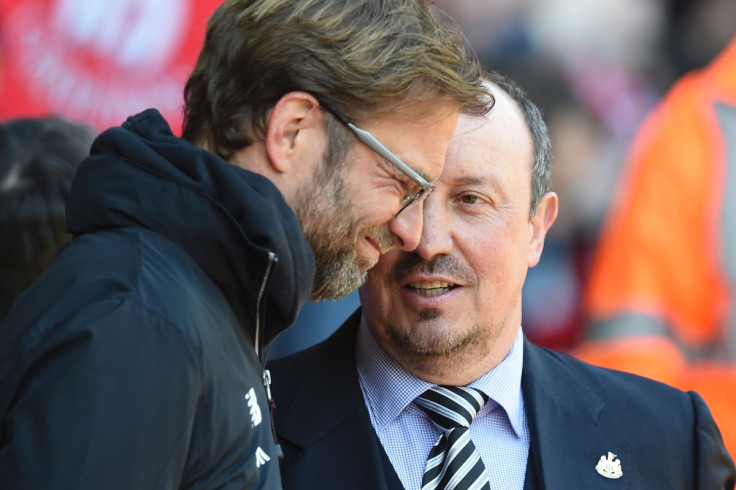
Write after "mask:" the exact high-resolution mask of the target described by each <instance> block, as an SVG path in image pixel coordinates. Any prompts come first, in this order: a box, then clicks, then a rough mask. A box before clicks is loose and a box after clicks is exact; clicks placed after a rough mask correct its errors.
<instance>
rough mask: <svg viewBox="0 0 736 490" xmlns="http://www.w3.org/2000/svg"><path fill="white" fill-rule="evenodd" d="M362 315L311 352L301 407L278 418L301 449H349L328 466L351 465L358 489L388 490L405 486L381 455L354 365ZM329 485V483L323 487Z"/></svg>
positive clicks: (283, 433) (298, 398)
mask: <svg viewBox="0 0 736 490" xmlns="http://www.w3.org/2000/svg"><path fill="white" fill-rule="evenodd" d="M360 315H361V309H360V308H359V309H358V310H357V311H356V312H355V313H353V314H352V315H351V316H350V318H348V319H347V320H346V321H345V323H344V324H343V325H342V326H341V327H340V329H339V330H338V331H337V332H336V333H335V334H333V335H332V336H331V337H330V338H329V339H327V340H326V341H325V342H324V343H322V344H319V345H318V346H316V347H314V348H312V350H311V351H309V352H310V354H311V355H310V356H309V358H308V359H307V365H309V366H310V368H309V369H308V370H307V371H306V373H305V375H304V377H303V378H302V380H301V382H300V383H299V387H298V388H297V390H296V392H295V395H294V399H293V402H292V403H291V404H292V405H293V406H297V407H300V410H299V411H296V410H289V411H287V412H285V414H284V415H283V417H282V418H281V420H280V421H279V422H278V432H279V436H280V437H283V438H284V439H287V440H289V441H290V442H291V443H293V444H296V445H297V446H299V447H301V448H302V449H306V448H311V449H312V450H315V449H316V448H317V447H318V446H319V445H322V444H324V445H325V447H326V449H325V452H326V453H327V454H331V453H334V452H335V451H336V450H337V451H339V449H336V447H339V445H340V444H341V442H344V443H345V444H346V447H345V449H346V450H345V451H344V452H342V453H341V454H342V456H341V457H340V460H339V461H338V462H326V464H340V465H341V466H343V467H344V468H348V469H349V471H350V472H351V476H350V478H351V481H353V482H359V483H356V485H357V486H356V488H371V489H385V488H387V481H389V482H391V481H393V480H395V481H396V483H395V485H397V487H400V484H399V483H398V477H396V476H395V474H393V475H392V476H391V477H388V478H387V474H386V473H385V470H386V469H387V468H385V465H386V464H388V465H389V466H390V463H388V458H387V457H385V456H382V454H381V452H382V451H383V449H382V448H381V446H380V442H379V441H378V437H377V436H376V434H375V432H374V430H373V427H372V426H371V422H370V417H369V415H368V410H367V409H366V407H365V403H364V401H363V394H362V392H361V390H360V383H359V381H358V371H357V368H356V365H355V341H356V335H357V330H358V326H359V323H360ZM277 403H278V401H277ZM277 412H278V410H277ZM277 418H278V416H277ZM355 441H361V442H360V444H361V450H360V451H356V450H355V449H354V445H355ZM388 469H389V470H390V468H388ZM331 473H332V472H331ZM329 487H330V485H325V487H324V488H329Z"/></svg>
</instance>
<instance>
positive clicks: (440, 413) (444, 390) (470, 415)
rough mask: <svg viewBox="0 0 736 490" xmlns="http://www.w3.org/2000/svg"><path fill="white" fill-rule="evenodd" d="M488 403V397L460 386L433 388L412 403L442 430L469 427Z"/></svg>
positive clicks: (473, 389) (472, 389)
mask: <svg viewBox="0 0 736 490" xmlns="http://www.w3.org/2000/svg"><path fill="white" fill-rule="evenodd" d="M487 401H488V397H487V396H486V395H485V394H484V393H483V392H481V391H479V390H476V389H475V388H467V387H462V386H433V387H432V388H430V389H428V390H427V391H425V392H424V393H422V394H421V395H419V396H418V397H417V398H416V399H415V400H414V403H416V404H417V406H418V407H419V408H421V409H422V410H424V412H426V414H427V415H428V416H429V418H430V419H432V422H434V423H435V424H437V425H438V426H439V427H441V428H442V429H444V430H448V429H452V428H453V427H470V423H471V422H472V421H473V419H474V418H475V416H476V415H477V414H478V412H479V411H480V408H481V407H482V406H483V405H484V404H485V403H486V402H487Z"/></svg>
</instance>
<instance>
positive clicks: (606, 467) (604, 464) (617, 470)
mask: <svg viewBox="0 0 736 490" xmlns="http://www.w3.org/2000/svg"><path fill="white" fill-rule="evenodd" d="M595 471H597V472H598V474H599V475H601V476H602V477H604V478H610V479H611V480H616V479H617V478H621V477H622V476H623V474H624V473H623V471H622V470H621V461H620V460H618V459H616V455H615V454H613V453H612V452H610V451H609V452H608V457H606V456H601V459H599V460H598V464H597V465H595Z"/></svg>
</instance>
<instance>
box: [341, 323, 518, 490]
mask: <svg viewBox="0 0 736 490" xmlns="http://www.w3.org/2000/svg"><path fill="white" fill-rule="evenodd" d="M522 347H523V335H522V333H521V329H519V334H518V335H517V337H516V340H515V341H514V345H513V346H512V347H511V350H510V351H509V353H508V355H507V356H506V358H505V359H504V360H503V361H501V362H500V363H499V364H498V365H497V366H496V367H495V368H493V370H491V371H490V372H488V373H486V374H485V375H483V376H482V377H480V378H479V379H477V380H475V381H473V382H472V383H470V384H469V385H468V386H471V387H473V388H477V389H479V390H481V391H482V392H483V393H485V394H486V395H488V396H489V397H490V400H489V401H488V403H486V404H485V405H484V406H483V408H481V410H480V412H479V413H478V415H477V416H476V417H475V419H474V420H473V423H472V424H471V425H470V437H471V439H472V440H473V443H474V444H475V446H476V448H478V452H479V453H480V456H481V458H482V459H483V463H484V464H485V467H486V472H487V473H488V475H489V479H490V482H491V489H494V490H495V489H498V490H514V489H518V490H522V489H523V488H524V475H525V473H526V461H527V457H528V455H529V441H530V436H529V426H528V424H527V420H526V412H525V411H524V397H523V395H522V392H521V368H522V364H523V360H524V354H523V348H522ZM356 355H357V367H358V375H359V378H360V387H361V389H362V390H363V398H364V400H365V403H366V405H367V407H368V413H369V414H370V417H371V424H373V428H374V429H375V431H376V434H377V435H378V438H379V440H380V441H381V444H383V447H384V449H385V450H386V454H387V455H388V457H389V460H390V461H391V464H392V465H393V467H394V470H396V474H397V475H398V476H399V479H400V480H401V483H403V485H404V488H406V489H407V490H420V488H421V485H422V475H423V474H424V466H425V464H426V462H427V455H429V451H430V450H431V449H432V446H434V444H435V442H437V439H438V438H439V431H438V429H437V428H436V427H435V425H434V424H433V423H432V421H431V420H430V419H429V417H428V416H427V414H426V413H424V412H423V411H422V410H421V409H420V408H419V407H417V406H416V405H415V404H414V403H413V400H414V399H415V398H416V397H417V396H419V395H420V394H422V393H423V392H424V391H426V390H427V389H428V388H430V387H431V386H433V385H432V384H431V383H428V382H426V381H423V380H421V379H419V378H417V377H416V376H414V375H413V374H411V373H409V372H408V371H407V370H405V369H404V368H402V367H401V366H399V364H398V363H397V362H396V361H394V360H393V359H392V358H391V357H389V355H388V354H386V352H384V350H383V349H381V347H380V346H379V345H378V344H377V343H376V341H375V339H374V338H373V336H372V335H371V333H370V332H369V331H368V328H367V327H366V326H365V323H364V322H361V325H360V332H359V334H358V345H357V352H356Z"/></svg>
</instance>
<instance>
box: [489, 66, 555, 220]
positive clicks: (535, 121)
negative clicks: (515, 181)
mask: <svg viewBox="0 0 736 490" xmlns="http://www.w3.org/2000/svg"><path fill="white" fill-rule="evenodd" d="M484 78H485V79H486V80H488V81H489V82H491V83H493V84H495V85H497V86H498V87H500V88H501V89H502V90H504V91H505V92H506V93H507V94H509V96H510V97H511V98H512V99H513V100H515V101H516V103H517V104H518V106H519V109H521V112H522V113H523V114H524V118H525V119H526V122H527V125H528V126H529V132H530V133H531V136H532V142H533V143H534V161H533V163H532V180H531V202H530V208H529V213H530V214H529V217H530V219H531V218H533V217H534V215H535V214H536V212H537V206H538V205H539V201H541V200H542V196H544V195H545V194H546V193H547V192H549V190H550V188H551V187H552V141H551V140H550V137H549V131H548V129H547V124H546V123H545V122H544V119H543V118H542V111H541V110H540V109H539V107H537V105H536V104H535V103H534V102H532V101H531V100H530V99H529V96H528V95H527V94H526V92H525V91H524V89H522V88H521V87H520V86H519V85H518V84H517V83H516V82H514V81H513V80H511V79H509V78H508V77H506V76H504V75H502V74H500V73H498V72H488V73H486V75H485V77H484Z"/></svg>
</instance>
